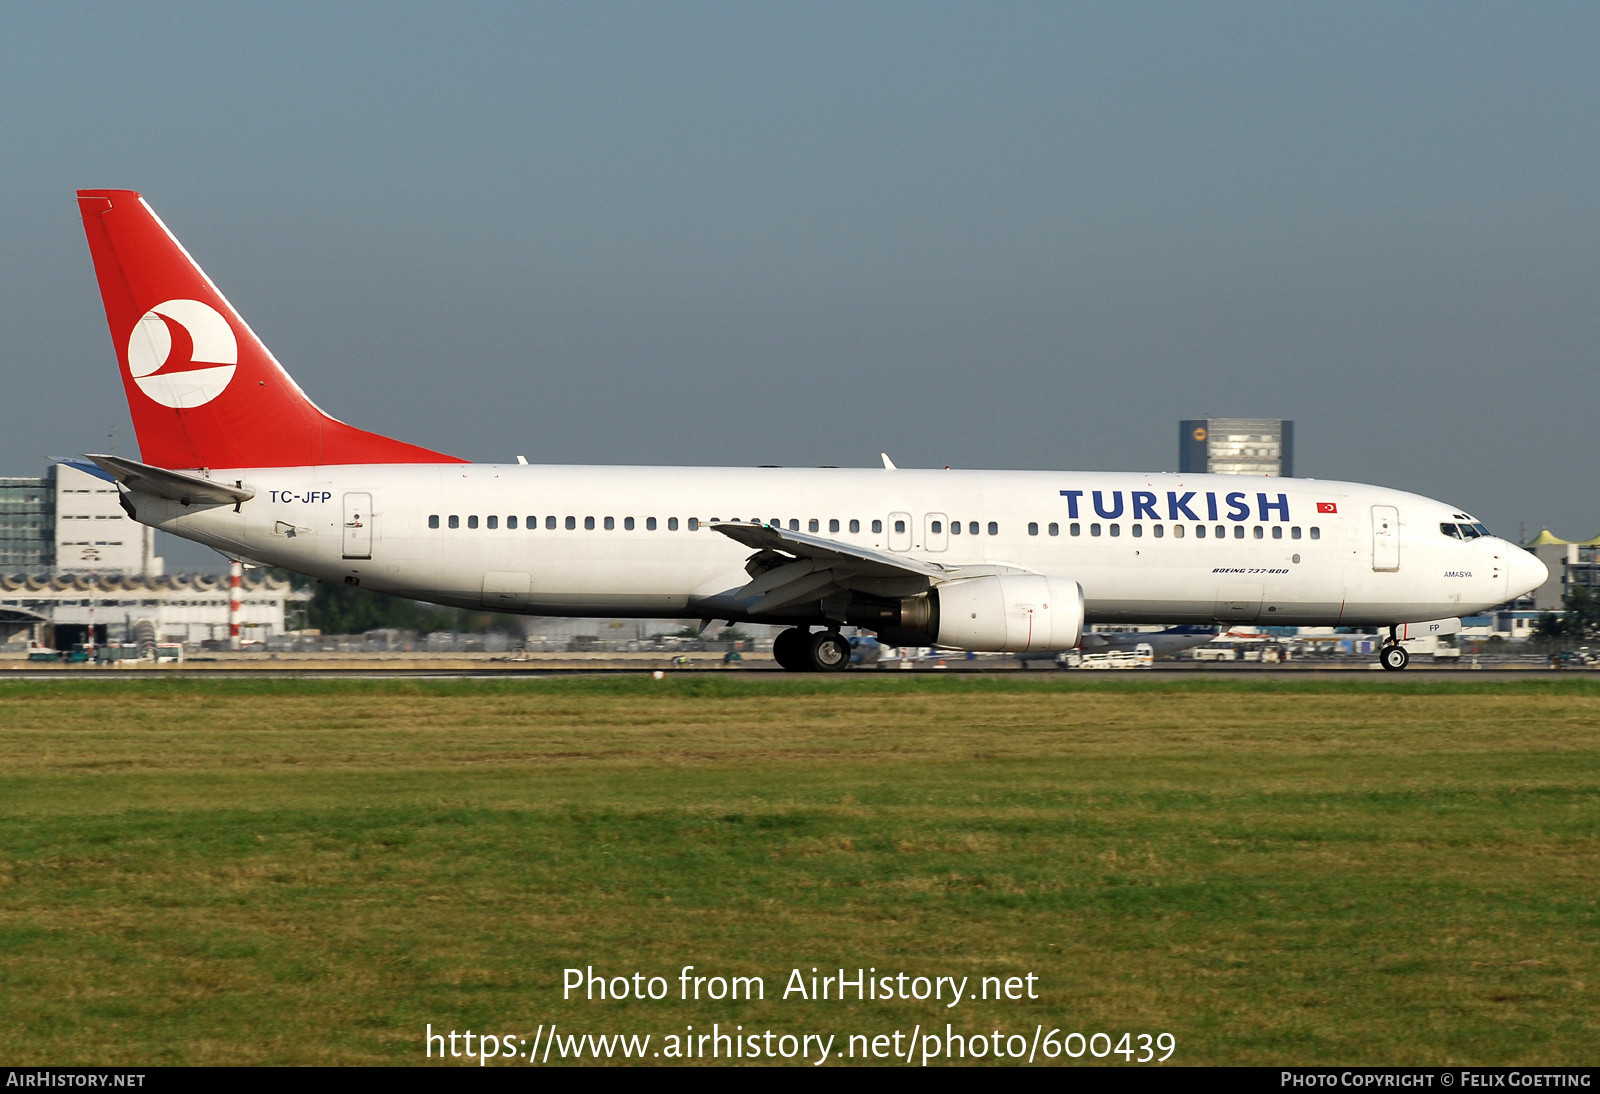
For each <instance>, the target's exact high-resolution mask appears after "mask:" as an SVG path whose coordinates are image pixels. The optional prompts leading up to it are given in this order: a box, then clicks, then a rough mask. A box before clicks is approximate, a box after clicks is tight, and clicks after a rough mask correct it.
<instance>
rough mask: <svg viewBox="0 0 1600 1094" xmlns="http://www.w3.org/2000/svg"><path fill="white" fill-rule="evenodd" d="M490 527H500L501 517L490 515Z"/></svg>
mask: <svg viewBox="0 0 1600 1094" xmlns="http://www.w3.org/2000/svg"><path fill="white" fill-rule="evenodd" d="M489 527H490V528H498V527H500V518H499V517H490V518H489Z"/></svg>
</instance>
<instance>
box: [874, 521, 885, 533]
mask: <svg viewBox="0 0 1600 1094" xmlns="http://www.w3.org/2000/svg"><path fill="white" fill-rule="evenodd" d="M872 530H873V531H874V532H881V531H883V521H881V520H875V521H873V522H872Z"/></svg>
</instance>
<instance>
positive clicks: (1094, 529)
mask: <svg viewBox="0 0 1600 1094" xmlns="http://www.w3.org/2000/svg"><path fill="white" fill-rule="evenodd" d="M1089 534H1090V535H1091V536H1098V535H1099V534H1100V526H1099V525H1098V524H1091V525H1089Z"/></svg>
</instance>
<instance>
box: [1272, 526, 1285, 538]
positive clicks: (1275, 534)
mask: <svg viewBox="0 0 1600 1094" xmlns="http://www.w3.org/2000/svg"><path fill="white" fill-rule="evenodd" d="M1272 538H1273V539H1282V538H1283V526H1282V525H1280V524H1274V525H1273V526H1272Z"/></svg>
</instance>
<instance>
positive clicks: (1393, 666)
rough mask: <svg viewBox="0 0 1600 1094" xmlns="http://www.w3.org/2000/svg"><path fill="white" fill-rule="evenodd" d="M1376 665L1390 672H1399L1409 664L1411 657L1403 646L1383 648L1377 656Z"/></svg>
mask: <svg viewBox="0 0 1600 1094" xmlns="http://www.w3.org/2000/svg"><path fill="white" fill-rule="evenodd" d="M1378 663H1379V664H1380V665H1382V666H1383V667H1384V668H1386V669H1388V670H1389V671H1390V672H1399V671H1400V670H1401V669H1403V668H1405V667H1406V666H1407V665H1408V664H1410V663H1411V655H1410V654H1409V653H1407V652H1406V648H1405V647H1404V646H1385V647H1383V649H1382V650H1381V651H1380V652H1379V654H1378Z"/></svg>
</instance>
